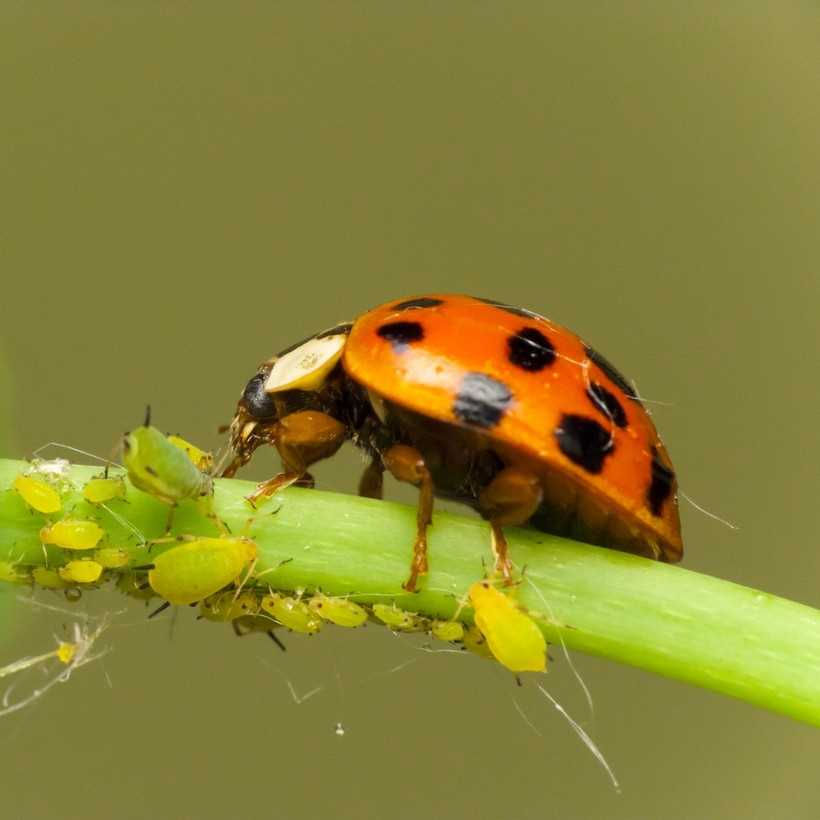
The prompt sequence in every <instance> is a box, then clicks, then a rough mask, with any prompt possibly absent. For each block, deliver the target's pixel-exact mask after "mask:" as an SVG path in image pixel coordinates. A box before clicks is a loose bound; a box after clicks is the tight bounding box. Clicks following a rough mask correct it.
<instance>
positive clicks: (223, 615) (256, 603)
mask: <svg viewBox="0 0 820 820" xmlns="http://www.w3.org/2000/svg"><path fill="white" fill-rule="evenodd" d="M260 604H261V601H260V599H259V598H258V597H257V595H256V593H255V592H253V591H252V590H245V591H244V592H240V593H239V595H236V594H235V593H234V592H218V593H217V594H216V595H211V596H210V597H209V598H205V599H204V600H202V601H200V603H199V613H200V615H199V617H200V618H205V619H206V620H208V621H221V622H223V623H225V622H229V623H230V624H231V626H232V627H233V631H234V632H235V633H236V635H237V636H239V637H240V638H241V637H243V636H245V635H248V634H249V633H251V632H265V633H267V635H268V636H269V637H270V639H271V640H272V641H273V642H274V643H275V644H276V645H277V646H278V647H279V648H280V649H281V650H282V651H283V652H285V651H286V648H285V645H284V644H283V643H282V641H280V640H279V638H278V637H277V636H276V634H275V633H274V630H275V629H277V628H278V627H279V624H277V623H274V621H273V620H272V619H271V618H269V617H268V616H267V615H260V614H259V611H260Z"/></svg>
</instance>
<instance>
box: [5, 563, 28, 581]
mask: <svg viewBox="0 0 820 820" xmlns="http://www.w3.org/2000/svg"><path fill="white" fill-rule="evenodd" d="M0 581H6V582H7V583H9V584H27V583H29V582H30V581H31V575H30V574H29V572H28V570H27V569H26V568H25V567H22V568H21V567H20V565H19V564H18V563H14V562H13V561H0Z"/></svg>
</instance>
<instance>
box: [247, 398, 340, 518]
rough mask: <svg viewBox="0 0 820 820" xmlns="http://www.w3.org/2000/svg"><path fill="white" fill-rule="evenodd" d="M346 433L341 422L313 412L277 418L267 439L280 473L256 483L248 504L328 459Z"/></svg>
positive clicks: (254, 503) (287, 483) (275, 490)
mask: <svg viewBox="0 0 820 820" xmlns="http://www.w3.org/2000/svg"><path fill="white" fill-rule="evenodd" d="M346 433H347V428H346V427H345V425H344V424H342V422H340V421H337V420H336V419H334V418H333V417H332V416H328V415H327V414H326V413H320V412H318V411H315V410H300V411H299V412H298V413H291V414H290V415H289V416H285V417H284V418H282V419H280V420H279V421H278V422H277V423H276V424H275V425H274V426H273V427H272V428H271V430H270V432H269V439H270V441H271V442H272V443H273V444H274V445H275V446H276V449H277V450H278V451H279V455H280V456H281V457H282V466H283V467H284V470H283V471H282V472H281V473H280V474H279V475H277V476H274V477H273V478H271V479H268V481H264V482H263V483H262V484H260V485H259V486H258V487H257V488H256V491H255V492H254V493H252V494H251V495H249V496H248V501H250V502H251V504H253V505H254V506H255V505H256V503H257V502H258V501H260V500H264V499H266V498H270V497H271V496H272V495H273V494H274V493H275V492H277V491H278V490H283V489H284V488H285V487H288V486H290V485H291V484H293V483H294V482H295V481H298V480H299V479H301V478H302V477H303V476H304V475H305V474H306V473H307V470H308V467H310V465H311V464H315V463H316V462H317V461H321V460H322V459H323V458H329V457H330V456H332V455H333V454H334V453H335V452H336V451H337V450H338V449H339V448H340V447H341V446H342V443H343V442H344V440H345V435H346Z"/></svg>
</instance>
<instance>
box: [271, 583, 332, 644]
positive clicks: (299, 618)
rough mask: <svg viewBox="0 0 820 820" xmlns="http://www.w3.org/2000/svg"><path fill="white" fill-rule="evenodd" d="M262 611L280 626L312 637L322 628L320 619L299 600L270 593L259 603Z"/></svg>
mask: <svg viewBox="0 0 820 820" xmlns="http://www.w3.org/2000/svg"><path fill="white" fill-rule="evenodd" d="M261 606H262V609H263V610H264V611H265V612H267V613H268V615H271V616H272V617H273V618H275V619H276V620H277V621H279V623H280V624H282V626H284V627H287V628H288V629H291V630H293V631H294V632H302V633H304V634H306V635H314V634H315V633H317V632H318V631H319V630H320V629H321V628H322V619H321V618H320V617H319V616H318V615H317V614H316V613H315V612H314V611H313V610H312V609H311V608H310V607H309V606H308V605H307V604H306V603H305V602H304V601H303V600H302V599H301V598H291V597H289V596H285V595H279V594H278V593H276V592H272V593H270V594H269V595H265V596H264V598H262V601H261Z"/></svg>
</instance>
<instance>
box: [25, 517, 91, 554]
mask: <svg viewBox="0 0 820 820" xmlns="http://www.w3.org/2000/svg"><path fill="white" fill-rule="evenodd" d="M104 534H105V533H104V532H103V530H102V528H101V527H100V526H99V524H97V523H95V522H94V521H88V520H85V519H81V518H63V519H62V520H61V521H56V522H55V523H54V524H48V525H47V526H45V527H43V528H42V529H41V530H40V541H42V543H43V544H54V545H55V546H57V547H62V548H63V549H67V550H90V549H94V547H96V546H97V544H98V543H99V542H100V539H101V538H102V537H103V535H104Z"/></svg>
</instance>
